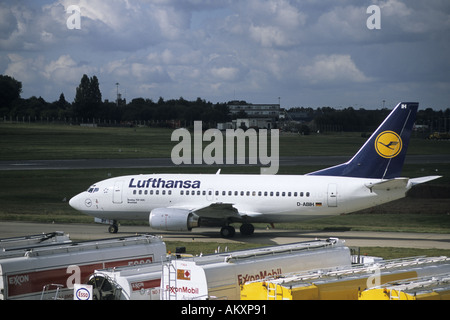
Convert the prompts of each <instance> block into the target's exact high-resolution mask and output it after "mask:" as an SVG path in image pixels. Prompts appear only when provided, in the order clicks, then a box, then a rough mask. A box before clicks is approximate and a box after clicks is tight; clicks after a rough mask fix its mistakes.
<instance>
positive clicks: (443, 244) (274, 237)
mask: <svg viewBox="0 0 450 320" xmlns="http://www.w3.org/2000/svg"><path fill="white" fill-rule="evenodd" d="M53 231H64V232H65V233H66V234H69V235H70V238H71V239H72V240H75V241H83V240H95V239H105V238H114V237H126V236H132V235H136V234H153V235H156V236H161V237H162V239H163V240H164V241H183V242H185V243H186V246H188V245H189V242H193V241H204V242H217V243H230V242H237V243H239V242H245V243H256V244H261V245H277V244H287V243H294V242H301V241H310V240H314V239H327V238H330V237H335V238H339V239H341V240H345V243H346V245H347V246H349V247H396V248H418V249H443V250H449V254H448V255H449V256H450V234H438V233H409V232H367V231H326V232H325V231H305V230H277V229H268V230H265V229H256V230H255V233H254V234H253V235H252V236H241V235H240V234H239V232H236V236H235V237H234V238H231V239H224V238H222V237H221V236H220V234H219V229H218V228H198V229H194V230H193V231H192V232H166V231H158V230H152V229H151V228H150V227H146V226H120V227H119V232H118V233H116V234H111V233H108V231H107V226H106V225H101V224H94V223H93V224H51V223H49V224H46V223H30V222H0V238H9V237H18V236H25V235H35V234H41V233H48V232H53Z"/></svg>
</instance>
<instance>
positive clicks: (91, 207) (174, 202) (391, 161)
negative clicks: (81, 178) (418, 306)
mask: <svg viewBox="0 0 450 320" xmlns="http://www.w3.org/2000/svg"><path fill="white" fill-rule="evenodd" d="M418 106H419V104H418V103H413V102H402V103H399V104H398V105H397V106H396V107H395V108H394V110H393V111H392V112H391V113H390V114H389V115H388V117H387V118H386V119H385V120H384V122H383V123H382V124H381V125H380V126H379V127H378V129H377V130H376V131H375V132H374V133H373V134H372V135H371V136H370V138H369V139H368V140H367V142H366V143H365V144H364V145H363V146H362V147H361V149H360V150H359V151H358V152H357V153H356V154H355V155H354V156H353V158H351V159H350V160H349V161H348V162H346V163H343V164H340V165H337V166H334V167H330V168H326V169H323V170H319V171H316V172H312V173H309V174H306V175H222V174H220V170H219V171H218V172H217V174H152V175H130V176H121V177H117V178H111V179H107V180H104V181H100V182H97V183H95V184H94V185H92V186H91V187H89V188H88V190H87V191H85V192H82V193H80V194H78V195H76V196H74V197H73V198H72V199H71V200H70V205H71V206H72V207H73V208H75V209H76V210H79V211H81V212H83V213H85V214H88V215H92V216H94V217H97V218H100V219H102V220H101V221H103V222H104V223H108V224H110V227H109V230H110V232H117V230H118V226H117V221H118V220H121V219H127V220H128V219H137V220H147V219H148V220H149V223H150V226H151V228H153V229H157V230H166V231H187V230H192V229H193V228H196V227H202V226H217V227H221V231H220V233H221V235H222V236H223V237H232V236H233V235H234V234H235V228H234V227H233V226H231V224H232V223H241V227H240V232H241V234H243V235H251V234H253V232H254V227H253V225H252V223H256V222H262V223H278V222H294V221H301V220H305V219H311V218H318V217H325V216H331V215H339V214H342V213H349V212H354V211H358V210H362V209H366V208H370V207H373V206H376V205H380V204H383V203H387V202H390V201H393V200H397V199H400V198H403V197H404V196H405V194H406V192H407V191H408V190H409V189H410V188H411V187H413V186H414V185H416V184H420V183H424V182H428V181H431V180H434V179H437V178H440V176H428V177H421V178H413V179H409V178H403V177H401V171H402V167H403V163H404V160H405V155H406V150H407V147H408V143H409V140H410V136H411V131H412V127H413V124H414V121H415V117H416V113H417V109H418Z"/></svg>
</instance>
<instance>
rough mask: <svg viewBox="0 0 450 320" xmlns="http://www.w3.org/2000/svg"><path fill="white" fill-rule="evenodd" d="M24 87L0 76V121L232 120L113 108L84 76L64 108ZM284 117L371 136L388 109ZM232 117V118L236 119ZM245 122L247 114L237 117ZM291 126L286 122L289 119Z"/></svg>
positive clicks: (422, 113) (218, 108)
mask: <svg viewBox="0 0 450 320" xmlns="http://www.w3.org/2000/svg"><path fill="white" fill-rule="evenodd" d="M21 93H22V83H21V82H20V81H18V80H16V79H14V78H12V77H10V76H8V75H0V119H4V120H13V121H16V120H19V121H31V122H35V121H49V120H50V121H53V122H70V123H83V122H85V123H88V122H91V123H93V122H97V121H103V122H109V123H115V124H120V123H122V124H123V123H128V124H129V123H135V122H140V121H144V122H146V123H152V124H158V125H166V124H168V123H169V122H170V121H178V122H179V123H181V125H183V126H189V125H191V124H192V123H193V121H195V120H202V121H203V122H204V123H206V124H210V125H209V126H210V127H214V126H215V125H216V124H217V123H219V122H228V121H231V120H232V116H231V115H230V112H229V108H228V104H229V102H223V103H212V102H209V101H206V100H204V99H201V98H197V99H196V100H194V101H188V100H185V99H184V98H183V97H180V98H179V99H170V100H164V98H162V97H160V98H159V99H158V101H153V100H152V99H148V98H141V97H140V98H135V99H132V100H131V101H130V102H126V101H125V100H119V101H115V102H111V101H108V100H103V99H102V94H101V91H100V87H99V81H98V79H97V77H96V76H95V75H94V76H93V77H88V76H87V75H86V74H85V75H83V76H82V78H81V81H80V84H79V86H78V87H77V88H76V94H75V98H74V101H73V102H68V101H67V100H66V99H65V96H64V94H63V93H61V95H60V97H59V99H58V100H57V101H53V102H47V101H45V100H44V99H43V98H42V97H35V96H33V97H30V98H28V99H24V98H22V97H21V96H20V95H21ZM287 112H288V113H289V112H299V113H301V114H303V115H304V116H303V118H302V119H301V121H303V122H306V123H312V124H313V125H314V126H315V128H324V130H327V128H328V130H327V131H361V132H364V131H370V130H373V129H374V128H376V127H377V126H378V125H379V124H380V123H381V122H382V121H383V119H384V118H385V117H386V116H387V114H388V113H389V112H390V110H389V109H386V108H383V109H377V110H366V109H364V108H360V109H354V108H353V107H347V108H343V109H335V108H331V107H321V108H316V109H313V108H305V107H301V108H291V109H289V110H287ZM235 117H236V116H235ZM239 117H245V114H239ZM287 119H288V120H289V117H288V118H287ZM416 124H419V125H424V126H427V127H428V128H429V130H433V131H442V132H444V131H445V132H446V131H449V130H450V109H449V108H447V109H446V110H445V111H442V110H439V111H436V110H433V109H431V108H426V109H420V110H419V112H418V115H417V121H416Z"/></svg>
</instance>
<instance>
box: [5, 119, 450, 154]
mask: <svg viewBox="0 0 450 320" xmlns="http://www.w3.org/2000/svg"><path fill="white" fill-rule="evenodd" d="M172 132H173V130H172V129H165V128H148V127H143V128H86V127H80V126H68V125H66V126H63V125H53V126H52V125H39V124H29V125H27V124H5V123H0V137H1V139H0V150H1V152H0V160H43V159H102V158H123V159H125V158H170V155H171V150H172V148H173V147H174V146H175V145H176V144H177V143H178V142H177V141H174V142H172V141H171V134H172ZM268 140H269V142H270V139H268ZM365 141H366V138H362V137H361V134H360V133H355V132H350V133H334V134H320V135H318V134H312V135H308V136H302V135H298V134H283V133H282V134H281V135H280V141H279V144H280V156H332V155H341V156H352V155H353V154H354V153H355V152H356V151H358V149H359V148H360V147H361V146H362V145H363V144H364V142H365ZM209 143H210V142H204V143H203V145H204V147H205V146H206V145H208V144H209ZM436 153H439V154H448V155H450V141H430V140H426V139H421V138H413V139H412V141H411V143H410V146H409V150H408V154H425V155H426V154H436Z"/></svg>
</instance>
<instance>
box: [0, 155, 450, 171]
mask: <svg viewBox="0 0 450 320" xmlns="http://www.w3.org/2000/svg"><path fill="white" fill-rule="evenodd" d="M349 159H350V158H349V157H347V156H303V157H280V159H279V165H280V166H296V165H304V166H306V165H320V166H322V165H323V166H333V165H337V164H340V163H344V162H346V161H348V160H349ZM405 163H406V164H427V163H450V157H449V156H448V155H409V156H407V157H406V159H405ZM187 166H189V167H193V166H210V165H206V164H204V165H187ZM218 166H219V165H218ZM226 166H236V165H234V164H233V165H226V164H223V165H220V167H226ZM166 167H179V166H176V165H174V164H173V162H172V160H171V159H170V158H142V159H141V158H136V159H73V160H10V161H0V171H8V170H76V169H108V168H110V169H112V168H166Z"/></svg>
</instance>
